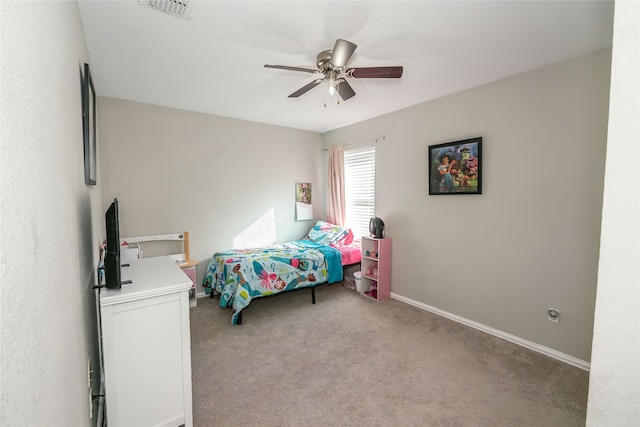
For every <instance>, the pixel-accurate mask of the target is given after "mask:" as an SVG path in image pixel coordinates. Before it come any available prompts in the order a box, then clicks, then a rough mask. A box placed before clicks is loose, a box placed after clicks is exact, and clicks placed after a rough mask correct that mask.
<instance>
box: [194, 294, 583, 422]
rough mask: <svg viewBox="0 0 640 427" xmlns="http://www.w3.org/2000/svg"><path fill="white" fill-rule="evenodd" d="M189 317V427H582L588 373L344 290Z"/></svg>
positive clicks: (207, 303)
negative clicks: (237, 315) (234, 314)
mask: <svg viewBox="0 0 640 427" xmlns="http://www.w3.org/2000/svg"><path fill="white" fill-rule="evenodd" d="M230 320H231V311H230V309H228V308H221V307H220V306H218V299H210V298H201V299H199V300H198V306H197V307H194V308H192V309H191V360H192V362H191V363H192V384H193V415H194V424H195V425H196V426H443V427H448V426H492V427H495V426H545V427H547V426H584V424H585V417H586V404H587V391H588V383H589V375H588V372H586V371H584V370H582V369H579V368H576V367H573V366H571V365H567V364H565V363H563V362H560V361H557V360H554V359H551V358H549V357H547V356H544V355H541V354H539V353H536V352H533V351H531V350H528V349H526V348H523V347H520V346H518V345H516V344H513V343H510V342H508V341H505V340H502V339H500V338H497V337H494V336H492V335H489V334H486V333H484V332H481V331H478V330H476V329H473V328H470V327H467V326H464V325H461V324H459V323H456V322H453V321H451V320H449V319H445V318H443V317H440V316H437V315H435V314H433V313H429V312H426V311H423V310H420V309H418V308H416V307H413V306H410V305H408V304H405V303H403V302H400V301H397V300H393V299H390V300H386V301H382V302H376V301H373V300H370V299H368V298H366V297H364V296H361V295H359V294H358V293H356V292H355V291H354V290H351V289H348V288H345V287H344V286H342V284H341V283H336V284H332V285H322V286H319V287H318V288H317V289H316V304H315V305H313V304H311V291H310V290H308V289H305V290H298V291H294V292H287V293H285V294H280V295H277V296H275V297H268V298H261V299H256V300H254V301H253V302H252V303H251V305H250V306H249V307H248V308H246V309H245V310H244V312H243V324H242V325H237V326H232V325H231V324H230Z"/></svg>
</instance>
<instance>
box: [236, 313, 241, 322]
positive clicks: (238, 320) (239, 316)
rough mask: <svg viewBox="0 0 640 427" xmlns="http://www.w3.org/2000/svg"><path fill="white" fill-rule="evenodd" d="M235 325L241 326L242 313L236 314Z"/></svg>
mask: <svg viewBox="0 0 640 427" xmlns="http://www.w3.org/2000/svg"><path fill="white" fill-rule="evenodd" d="M236 325H242V312H240V313H238V319H237V320H236Z"/></svg>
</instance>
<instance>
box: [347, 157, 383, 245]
mask: <svg viewBox="0 0 640 427" xmlns="http://www.w3.org/2000/svg"><path fill="white" fill-rule="evenodd" d="M344 169H345V179H344V181H345V198H346V202H347V209H346V210H347V219H346V226H347V227H349V228H351V229H352V230H353V234H354V235H355V238H356V240H360V236H363V235H364V236H368V235H369V219H371V217H372V216H374V207H375V181H376V147H375V146H367V147H357V148H349V149H345V152H344Z"/></svg>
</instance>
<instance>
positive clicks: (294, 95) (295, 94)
mask: <svg viewBox="0 0 640 427" xmlns="http://www.w3.org/2000/svg"><path fill="white" fill-rule="evenodd" d="M322 80H323V79H318V80H314V81H312V82H311V83H309V84H307V85H305V86H303V87H301V88H300V89H298V90H297V91H295V92H293V93H292V94H291V95H289V98H297V97H299V96H300V95H304V94H305V93H307V92H309V91H310V90H311V89H313V88H314V87H316V86H318V85H319V84H320V83H322Z"/></svg>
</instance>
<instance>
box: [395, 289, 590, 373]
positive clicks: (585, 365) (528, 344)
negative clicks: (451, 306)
mask: <svg viewBox="0 0 640 427" xmlns="http://www.w3.org/2000/svg"><path fill="white" fill-rule="evenodd" d="M391 298H393V299H397V300H398V301H402V302H404V303H407V304H409V305H412V306H414V307H418V308H420V309H422V310H426V311H429V312H431V313H434V314H437V315H438V316H442V317H446V318H447V319H451V320H453V321H454V322H458V323H462V324H463V325H466V326H470V327H472V328H474V329H478V330H479V331H482V332H486V333H488V334H491V335H494V336H496V337H498V338H502V339H503V340H506V341H509V342H512V343H514V344H518V345H520V346H522V347H525V348H528V349H529V350H533V351H535V352H538V353H541V354H544V355H545V356H549V357H551V358H553V359H556V360H559V361H561V362H564V363H568V364H569V365H573V366H575V367H577V368H580V369H584V370H585V371H589V369H590V368H591V364H590V363H589V362H586V361H584V360H581V359H578V358H577V357H573V356H570V355H568V354H565V353H562V352H559V351H557V350H554V349H552V348H550V347H546V346H544V345H540V344H537V343H534V342H532V341H528V340H525V339H523V338H520V337H517V336H515V335H511V334H508V333H506V332H504V331H501V330H499V329H495V328H492V327H490V326H487V325H483V324H481V323H478V322H474V321H473V320H469V319H465V318H464V317H461V316H458V315H455V314H452V313H449V312H447V311H444V310H440V309H439V308H435V307H432V306H430V305H427V304H423V303H421V302H418V301H414V300H412V299H410V298H406V297H403V296H402V295H398V294H396V293H393V292H392V293H391Z"/></svg>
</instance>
